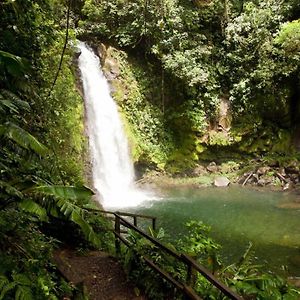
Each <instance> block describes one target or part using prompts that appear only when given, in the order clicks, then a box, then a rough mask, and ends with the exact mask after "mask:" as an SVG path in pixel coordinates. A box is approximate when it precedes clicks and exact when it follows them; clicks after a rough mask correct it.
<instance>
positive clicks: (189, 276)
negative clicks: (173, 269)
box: [186, 262, 193, 285]
mask: <svg viewBox="0 0 300 300" xmlns="http://www.w3.org/2000/svg"><path fill="white" fill-rule="evenodd" d="M192 272H193V267H192V265H191V264H189V263H188V262H187V273H186V284H187V285H191V283H192Z"/></svg>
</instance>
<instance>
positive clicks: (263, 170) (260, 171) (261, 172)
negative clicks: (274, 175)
mask: <svg viewBox="0 0 300 300" xmlns="http://www.w3.org/2000/svg"><path fill="white" fill-rule="evenodd" d="M270 169H271V168H270V167H260V168H258V169H257V172H256V173H257V174H258V175H265V174H266V173H267V172H269V171H270Z"/></svg>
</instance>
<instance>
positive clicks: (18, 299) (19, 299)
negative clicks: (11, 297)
mask: <svg viewBox="0 0 300 300" xmlns="http://www.w3.org/2000/svg"><path fill="white" fill-rule="evenodd" d="M33 299H34V298H33V296H32V293H31V289H30V288H29V287H27V286H22V285H19V286H18V287H17V289H16V293H15V300H33Z"/></svg>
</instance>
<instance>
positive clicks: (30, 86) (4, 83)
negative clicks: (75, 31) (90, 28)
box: [0, 0, 100, 299]
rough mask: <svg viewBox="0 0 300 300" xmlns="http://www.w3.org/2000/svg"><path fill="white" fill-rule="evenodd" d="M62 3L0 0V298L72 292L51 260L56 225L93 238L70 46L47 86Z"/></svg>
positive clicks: (61, 31)
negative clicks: (84, 176) (57, 73)
mask: <svg viewBox="0 0 300 300" xmlns="http://www.w3.org/2000/svg"><path fill="white" fill-rule="evenodd" d="M65 11H66V7H65V5H64V3H60V2H57V1H42V0H41V1H2V2H1V3H0V12H1V21H0V23H1V29H0V36H1V39H0V144H1V147H0V256H1V260H0V299H60V298H61V297H63V296H64V295H66V296H67V295H69V296H70V295H71V294H72V290H73V288H72V287H71V286H70V285H69V284H67V283H66V282H65V281H64V280H63V279H62V277H61V275H59V273H58V271H57V269H56V267H55V266H54V265H53V263H52V262H51V259H52V255H53V250H54V248H55V247H57V246H58V245H59V243H61V242H63V241H64V239H65V238H66V237H64V236H62V235H61V234H59V233H60V232H61V226H63V227H64V229H65V231H66V232H69V234H70V237H69V238H71V237H73V239H78V242H79V241H80V240H82V241H85V243H86V246H88V245H90V246H94V247H99V246H100V240H99V237H98V236H97V235H96V234H95V232H94V231H93V229H92V227H91V225H90V224H89V222H88V221H87V220H86V212H85V210H84V209H83V207H84V206H85V205H91V204H90V202H91V196H92V195H93V192H92V191H91V190H90V189H88V188H86V187H84V186H83V185H82V184H83V182H84V178H83V173H84V165H83V163H82V162H83V161H84V160H83V159H82V157H83V155H84V149H85V140H84V138H83V135H82V133H83V125H82V123H83V122H82V118H83V107H82V101H81V98H80V97H79V95H78V93H77V91H76V88H75V76H74V71H73V68H72V56H73V53H72V52H73V50H72V49H71V48H70V47H68V49H67V53H66V54H65V56H64V61H63V63H62V66H61V70H60V73H59V75H60V76H59V77H58V79H57V80H56V84H55V85H54V86H53V82H54V77H55V71H54V70H56V69H57V68H58V65H59V61H60V53H61V49H62V48H63V43H64V36H65V26H66V24H65V23H64V20H65ZM61 20H63V21H61ZM70 35H72V32H70ZM66 87H67V88H66ZM56 237H57V238H60V241H58V240H57V239H56Z"/></svg>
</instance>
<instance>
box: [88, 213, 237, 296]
mask: <svg viewBox="0 0 300 300" xmlns="http://www.w3.org/2000/svg"><path fill="white" fill-rule="evenodd" d="M89 210H90V211H94V212H101V213H107V214H112V215H114V216H115V230H114V234H115V249H116V253H117V254H119V253H120V252H121V244H120V241H121V242H123V243H124V244H125V245H126V246H127V247H132V246H133V245H132V244H131V243H130V242H129V241H128V240H127V239H126V238H125V237H124V236H122V233H124V231H122V230H121V226H125V227H127V228H129V229H132V230H134V231H135V232H137V233H138V234H140V235H141V236H143V237H144V238H146V239H148V240H149V241H151V242H152V243H153V244H154V245H155V246H157V247H158V248H159V249H161V250H163V251H165V252H166V253H168V254H169V255H171V256H173V257H175V258H176V259H177V260H178V261H180V262H182V263H184V264H185V265H186V267H187V270H188V271H187V279H186V283H182V282H179V281H177V280H176V279H174V278H173V277H172V276H171V275H170V274H169V273H167V272H165V271H164V270H162V269H161V268H160V267H159V266H157V265H156V264H155V263H154V262H153V261H152V260H150V259H149V258H147V257H145V256H143V255H142V258H143V260H144V261H145V262H146V263H147V265H148V266H150V267H151V268H152V269H153V270H155V271H156V272H157V273H159V274H160V276H162V277H163V278H164V279H166V280H167V281H169V282H170V283H172V284H173V285H174V286H175V287H176V288H177V289H178V290H180V291H181V292H182V293H183V294H184V295H185V296H186V297H188V299H192V300H201V298H200V297H199V295H197V294H196V292H195V291H194V289H193V286H192V282H191V277H192V273H193V270H195V271H197V272H199V273H200V274H201V275H202V276H204V277H205V278H206V279H207V280H208V281H209V282H210V283H211V284H212V285H214V286H215V287H216V288H217V289H218V290H219V291H221V292H222V293H223V294H224V295H225V296H227V297H228V298H229V299H232V300H242V298H241V297H240V296H238V295H237V294H236V293H234V292H233V291H232V290H231V289H230V288H228V287H227V286H226V285H225V284H223V283H222V282H220V281H219V280H218V279H217V278H216V277H215V276H214V275H213V274H212V273H210V272H209V271H208V270H206V269H205V268H204V267H203V266H201V265H199V264H198V263H197V262H196V261H195V260H194V259H192V258H191V257H190V256H188V255H186V254H182V253H180V254H179V253H177V252H176V251H174V250H172V249H170V248H169V247H167V246H165V245H163V244H162V243H161V242H160V241H158V240H157V239H156V238H154V237H152V236H150V235H148V234H147V233H146V232H144V231H143V230H141V229H140V228H138V227H137V218H144V219H151V220H152V227H153V229H154V230H155V224H156V217H151V216H146V215H139V214H133V213H124V212H112V211H105V210H98V209H89ZM124 216H128V217H132V218H133V221H134V224H132V223H130V222H129V221H128V220H126V219H125V218H123V217H124Z"/></svg>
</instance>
